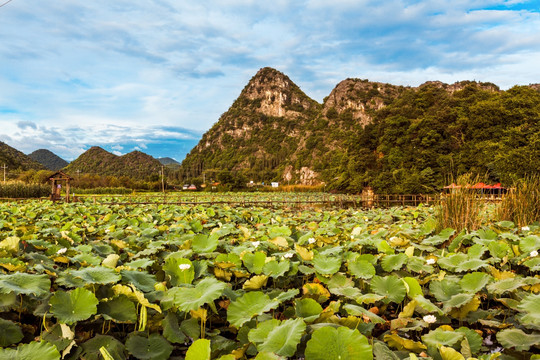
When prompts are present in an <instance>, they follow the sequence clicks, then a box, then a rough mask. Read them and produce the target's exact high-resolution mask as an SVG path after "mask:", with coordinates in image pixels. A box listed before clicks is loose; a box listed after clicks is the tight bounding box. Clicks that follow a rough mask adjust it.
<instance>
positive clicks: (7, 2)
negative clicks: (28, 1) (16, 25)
mask: <svg viewBox="0 0 540 360" xmlns="http://www.w3.org/2000/svg"><path fill="white" fill-rule="evenodd" d="M12 1H13V0H8V1H6V2H5V3H3V4H2V5H0V7H2V6H4V5H7V4H9V3H10V2H12Z"/></svg>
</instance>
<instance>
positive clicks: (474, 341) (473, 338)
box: [456, 326, 483, 354]
mask: <svg viewBox="0 0 540 360" xmlns="http://www.w3.org/2000/svg"><path fill="white" fill-rule="evenodd" d="M456 331H457V332H460V333H462V334H464V335H465V337H466V338H467V342H468V344H469V348H470V350H471V353H472V354H476V353H478V352H479V351H480V348H481V347H482V341H483V339H482V337H481V336H480V335H479V334H478V333H477V332H476V331H474V330H472V329H469V328H467V327H464V326H462V327H460V328H459V329H457V330H456Z"/></svg>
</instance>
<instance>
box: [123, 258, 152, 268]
mask: <svg viewBox="0 0 540 360" xmlns="http://www.w3.org/2000/svg"><path fill="white" fill-rule="evenodd" d="M154 262H155V261H154V260H151V259H137V260H133V261H130V262H128V263H125V264H124V266H127V267H130V268H132V269H144V268H147V267H149V266H152V264H154Z"/></svg>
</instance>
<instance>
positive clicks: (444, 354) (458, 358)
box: [439, 346, 465, 360]
mask: <svg viewBox="0 0 540 360" xmlns="http://www.w3.org/2000/svg"><path fill="white" fill-rule="evenodd" d="M439 353H440V354H441V358H442V360H465V357H464V356H463V355H461V354H460V353H459V352H457V351H456V350H454V349H452V348H451V347H446V346H441V347H440V348H439Z"/></svg>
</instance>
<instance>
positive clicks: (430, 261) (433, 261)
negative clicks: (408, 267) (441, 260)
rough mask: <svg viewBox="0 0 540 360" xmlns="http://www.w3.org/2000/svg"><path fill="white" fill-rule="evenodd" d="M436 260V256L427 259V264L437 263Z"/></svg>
mask: <svg viewBox="0 0 540 360" xmlns="http://www.w3.org/2000/svg"><path fill="white" fill-rule="evenodd" d="M435 261H436V260H435V259H434V258H429V259H427V260H426V264H428V265H433V264H435Z"/></svg>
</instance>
